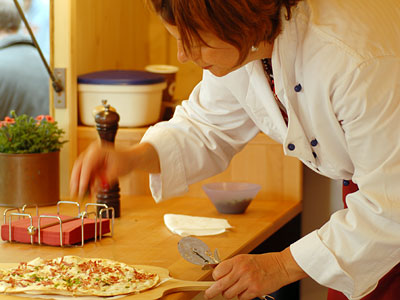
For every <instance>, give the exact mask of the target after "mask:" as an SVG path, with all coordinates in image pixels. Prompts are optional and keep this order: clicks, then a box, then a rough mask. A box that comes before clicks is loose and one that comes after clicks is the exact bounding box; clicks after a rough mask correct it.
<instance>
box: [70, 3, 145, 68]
mask: <svg viewBox="0 0 400 300" xmlns="http://www.w3.org/2000/svg"><path fill="white" fill-rule="evenodd" d="M78 4H79V5H77V7H76V23H77V32H76V39H77V53H76V58H77V73H78V75H80V74H82V73H87V72H93V71H98V70H107V69H143V68H144V66H145V65H146V64H147V62H148V60H149V57H148V53H149V51H148V49H149V45H148V37H147V32H148V27H149V17H150V15H149V12H148V10H147V8H145V7H144V3H143V1H132V0H113V1H110V0H108V1H104V0H102V1H98V0H79V2H78Z"/></svg>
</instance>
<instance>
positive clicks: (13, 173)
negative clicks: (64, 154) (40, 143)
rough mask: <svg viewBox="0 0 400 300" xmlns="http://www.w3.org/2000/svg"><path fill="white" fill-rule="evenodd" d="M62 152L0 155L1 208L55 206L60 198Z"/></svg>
mask: <svg viewBox="0 0 400 300" xmlns="http://www.w3.org/2000/svg"><path fill="white" fill-rule="evenodd" d="M59 157H60V152H50V153H34V154H8V153H0V206H10V207H22V206H23V205H25V204H26V205H28V206H34V205H38V206H46V205H54V204H56V203H57V201H59V198H60V192H59V191H60V187H59V185H60V184H59V181H60V176H59Z"/></svg>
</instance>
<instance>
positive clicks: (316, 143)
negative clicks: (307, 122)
mask: <svg viewBox="0 0 400 300" xmlns="http://www.w3.org/2000/svg"><path fill="white" fill-rule="evenodd" d="M310 144H311V146H313V147H315V146H317V145H318V141H317V139H313V140H312V141H311V142H310Z"/></svg>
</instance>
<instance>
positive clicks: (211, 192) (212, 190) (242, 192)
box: [202, 182, 261, 214]
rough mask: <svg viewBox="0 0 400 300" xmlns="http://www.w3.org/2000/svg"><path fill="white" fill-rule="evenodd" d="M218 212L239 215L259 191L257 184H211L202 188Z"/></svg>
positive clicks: (259, 187)
mask: <svg viewBox="0 0 400 300" xmlns="http://www.w3.org/2000/svg"><path fill="white" fill-rule="evenodd" d="M202 188H203V190H204V192H205V193H206V194H207V196H208V198H209V199H210V200H211V202H212V203H213V204H214V206H215V208H216V209H217V210H218V212H220V213H222V214H241V213H244V212H245V211H246V209H247V207H248V206H249V204H250V202H251V200H253V198H254V197H255V196H256V195H257V193H258V191H259V190H260V189H261V186H260V185H259V184H255V183H246V182H213V183H208V184H204V185H203V186H202Z"/></svg>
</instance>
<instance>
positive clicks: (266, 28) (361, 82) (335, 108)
mask: <svg viewBox="0 0 400 300" xmlns="http://www.w3.org/2000/svg"><path fill="white" fill-rule="evenodd" d="M151 2H152V5H153V6H154V9H155V11H156V12H157V14H159V15H160V17H161V20H162V22H163V23H164V25H165V27H166V28H167V30H168V31H169V32H170V33H171V35H172V36H173V37H175V38H176V39H177V43H178V59H179V60H180V61H181V62H186V61H189V60H191V61H193V62H195V63H196V64H198V65H199V66H200V67H202V68H203V69H204V72H203V80H202V82H201V83H200V84H199V85H198V86H196V87H195V89H194V90H193V92H192V94H191V95H190V98H189V100H188V101H185V102H183V103H182V106H180V107H178V108H177V110H176V113H175V115H174V117H173V119H172V120H170V121H169V122H163V123H159V124H157V125H155V126H153V127H151V128H150V129H149V130H148V131H147V132H146V135H145V136H144V138H143V140H142V141H141V143H140V144H139V145H136V146H135V147H133V148H132V149H130V150H129V151H124V152H115V151H113V150H111V149H106V148H100V147H99V146H97V145H92V146H91V147H90V148H89V149H88V150H87V151H86V152H85V153H84V154H83V155H81V156H80V157H79V159H78V160H77V162H76V164H75V166H74V169H73V172H72V177H71V191H72V193H73V194H74V193H79V195H83V193H84V191H85V189H86V188H87V186H88V184H89V182H93V181H94V179H95V178H96V177H99V176H100V177H101V176H106V177H107V179H108V180H109V181H111V182H112V181H113V180H115V179H116V178H117V177H118V176H121V175H123V174H126V173H128V172H130V171H131V170H133V169H143V170H146V171H148V172H150V173H151V174H150V180H151V182H150V188H151V191H152V193H153V197H154V199H155V200H156V201H160V200H162V199H167V198H169V197H172V196H175V195H179V194H182V193H184V192H185V191H187V187H188V185H189V184H191V183H193V182H197V181H199V180H202V179H204V178H206V177H209V176H212V175H214V174H216V173H218V172H221V171H223V170H224V169H225V168H226V167H227V166H228V164H229V162H230V160H231V159H232V157H233V156H234V155H235V154H236V153H237V152H239V151H240V150H241V149H242V148H243V147H244V146H245V145H246V143H247V142H248V141H250V140H251V139H252V138H253V137H254V136H255V135H256V134H257V133H258V132H259V131H263V132H264V133H266V134H267V135H269V136H270V137H271V138H273V139H274V140H276V141H278V142H280V143H282V144H283V150H284V152H285V154H286V155H290V156H295V157H298V158H299V159H300V160H301V161H302V162H303V163H304V164H305V165H307V166H308V167H310V168H311V169H313V170H315V171H316V172H318V173H320V174H323V175H325V176H328V177H330V178H334V179H345V180H346V181H345V182H346V183H350V180H352V181H354V182H355V183H356V184H357V185H358V188H359V189H358V188H356V189H354V190H353V191H352V192H351V193H349V195H347V197H346V199H345V200H346V204H347V208H345V209H343V210H340V211H338V212H336V213H334V214H333V215H332V217H331V219H330V220H329V222H327V223H326V224H325V225H324V226H323V227H322V228H320V229H319V230H317V231H315V232H312V233H310V234H308V235H307V236H305V237H303V238H301V239H300V240H299V241H297V242H296V243H294V244H292V245H291V246H290V248H288V249H285V250H284V251H282V252H280V253H266V254H262V255H239V256H237V257H234V258H232V259H229V260H226V261H224V262H222V263H221V264H219V265H218V266H217V267H216V268H215V270H214V272H213V277H214V279H215V280H216V283H215V284H214V285H213V286H212V287H210V288H209V289H208V290H207V291H206V292H205V296H206V298H212V297H214V296H216V295H217V294H222V295H223V296H224V297H225V298H228V299H230V298H233V297H234V296H238V297H239V299H251V298H254V297H256V296H260V295H264V294H268V293H271V292H273V291H275V290H277V289H278V288H280V287H282V286H284V285H286V284H288V283H291V282H293V281H296V280H299V279H301V278H304V277H306V276H310V277H312V278H313V279H314V280H316V281H317V282H319V283H320V284H322V285H325V286H327V287H329V288H331V289H332V290H331V291H330V292H329V296H328V298H329V299H331V300H333V299H346V298H349V299H395V297H398V295H400V287H399V283H397V282H396V277H395V276H396V274H397V276H400V275H399V274H400V271H399V270H398V268H399V267H397V268H396V267H395V266H396V265H397V264H398V263H399V262H400V247H399V246H400V185H399V179H400V130H399V122H400V121H399V120H400V38H399V37H400V29H399V28H400V4H399V2H398V1H397V0H384V1H380V2H379V3H378V2H377V1H373V0H352V1H340V0H304V1H296V0H279V1H278V0H231V1H224V0H213V1H209V0H191V1H186V0H151ZM102 170H105V171H104V174H100V172H103V171H102ZM357 189H358V190H357ZM321 200H322V201H323V199H321ZM392 269H393V270H392ZM390 270H392V271H391V272H390ZM389 272H390V273H389ZM388 273H389V274H388ZM385 274H388V275H386V277H384V276H385ZM382 277H384V278H383V279H381V278H382ZM380 279H381V282H380V284H382V283H384V284H385V287H384V288H382V287H381V286H378V287H377V285H378V281H379V280H380ZM334 290H336V291H334ZM338 291H340V292H338ZM367 295H368V296H367ZM396 295H397V296H396ZM396 299H397V298H396Z"/></svg>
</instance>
